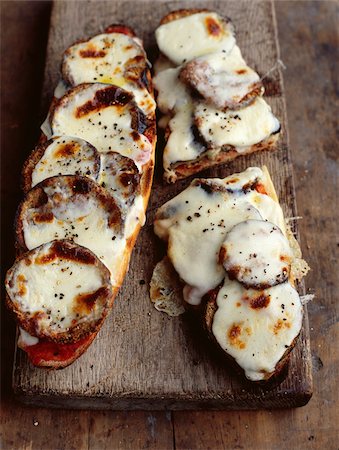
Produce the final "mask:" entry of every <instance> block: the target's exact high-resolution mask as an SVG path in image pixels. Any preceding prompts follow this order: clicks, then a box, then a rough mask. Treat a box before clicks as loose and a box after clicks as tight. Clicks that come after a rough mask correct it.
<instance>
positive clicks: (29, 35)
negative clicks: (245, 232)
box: [1, 2, 339, 449]
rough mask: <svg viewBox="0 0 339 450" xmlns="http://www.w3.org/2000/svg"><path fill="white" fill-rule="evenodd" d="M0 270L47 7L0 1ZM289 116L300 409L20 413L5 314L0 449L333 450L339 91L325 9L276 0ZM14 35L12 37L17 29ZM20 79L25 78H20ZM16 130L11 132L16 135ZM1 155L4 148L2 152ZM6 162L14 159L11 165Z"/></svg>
mask: <svg viewBox="0 0 339 450" xmlns="http://www.w3.org/2000/svg"><path fill="white" fill-rule="evenodd" d="M1 9H2V21H3V25H2V30H3V38H2V40H1V45H2V65H1V81H2V98H1V100H2V117H1V124H2V133H1V138H2V152H10V153H14V154H15V156H16V158H15V159H16V162H15V166H14V169H13V167H11V170H10V171H9V170H8V167H7V168H6V159H7V158H3V162H2V171H3V175H2V180H3V186H2V195H3V197H2V245H3V264H2V267H6V266H7V265H8V262H9V263H10V262H11V260H12V257H13V254H12V232H11V223H12V220H13V214H14V209H15V206H14V205H16V204H17V201H18V199H19V196H20V193H19V188H18V186H17V179H18V178H16V179H12V178H11V179H8V177H7V178H6V176H5V175H6V173H9V172H10V173H11V174H12V173H13V171H15V170H16V171H17V174H19V171H20V168H21V164H22V160H23V159H24V155H26V154H27V152H28V151H29V149H30V148H31V147H32V145H33V144H34V141H35V139H36V136H37V130H38V124H39V118H38V111H39V97H40V88H41V79H42V73H43V59H44V58H43V52H42V50H41V49H42V45H41V44H42V42H44V39H45V37H46V33H47V29H48V17H49V4H48V3H47V2H43V3H40V2H33V3H30V2H15V3H14V2H10V3H5V2H1ZM276 9H277V20H278V28H279V35H280V46H281V54H282V59H283V61H284V62H285V64H286V65H287V70H286V72H285V73H284V78H285V90H286V97H287V112H288V119H289V129H290V134H291V139H290V141H291V148H292V151H293V162H294V171H295V174H296V177H295V179H296V188H297V202H298V212H299V214H300V215H302V216H303V217H304V219H303V220H302V221H300V223H299V227H300V230H301V236H302V247H303V252H304V254H305V257H306V258H307V259H308V261H309V262H310V264H311V266H312V267H313V271H312V273H311V275H310V276H309V280H308V286H310V287H311V289H312V291H314V292H315V293H316V296H317V298H316V300H315V301H314V302H312V303H311V304H310V305H309V308H308V309H309V312H310V324H311V347H312V355H313V374H314V380H315V394H314V396H313V398H312V400H311V401H310V403H309V404H308V405H307V406H306V407H304V408H300V409H296V410H285V411H274V412H271V411H259V412H213V413H211V412H203V411H201V412H175V413H172V414H170V413H159V412H158V413H150V412H141V411H139V412H134V413H133V412H132V413H131V412H129V413H122V412H113V411H111V412H87V411H83V412H73V411H55V410H48V409H42V408H26V407H23V406H21V405H19V404H18V403H16V402H15V401H14V400H13V397H12V395H11V392H10V382H9V380H10V372H11V362H12V361H11V360H12V355H13V342H14V331H13V330H14V328H13V325H12V324H11V323H10V322H9V320H8V318H7V316H6V315H4V314H2V330H1V335H2V359H1V363H2V364H1V369H2V448H13V449H17V448H53V449H54V448H93V449H94V448H123V449H125V448H131V449H134V448H159V449H162V448H164V449H165V448H166V449H167V448H168V449H171V448H180V449H183V448H201V449H205V448H213V449H214V448H216V449H219V448H246V449H247V448H251V449H280V448H310V449H311V448H312V449H323V448H326V449H332V448H333V449H336V448H337V447H338V445H337V442H338V421H339V418H338V411H337V405H338V389H337V386H336V380H335V376H336V374H337V373H338V349H337V346H336V342H337V338H338V328H337V327H336V321H337V304H336V302H337V296H336V293H337V284H338V276H337V266H336V255H337V253H336V252H337V251H338V248H337V239H338V227H337V209H338V204H337V188H338V176H337V165H336V159H337V143H336V141H335V131H336V130H335V127H336V117H337V116H336V105H337V100H336V97H335V95H336V94H337V92H336V90H335V88H336V81H337V79H336V74H337V67H336V63H335V48H336V46H337V45H338V39H337V37H338V36H337V32H336V20H337V19H338V11H337V4H335V3H334V2H278V3H277V4H276ZM18 30H19V32H18ZM22 74H25V76H24V77H23V76H22ZM19 130H20V131H19ZM3 155H4V153H3ZM12 164H13V161H12Z"/></svg>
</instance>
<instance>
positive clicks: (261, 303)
mask: <svg viewBox="0 0 339 450" xmlns="http://www.w3.org/2000/svg"><path fill="white" fill-rule="evenodd" d="M239 228H240V231H239ZM154 230H155V233H156V234H157V235H158V236H159V237H160V238H162V239H164V240H165V241H167V243H168V257H169V258H170V260H171V263H172V264H173V267H174V268H175V270H176V272H177V274H178V275H179V277H180V279H181V280H182V282H183V283H184V284H185V286H184V288H183V296H184V300H185V301H186V303H188V304H190V305H192V306H195V307H197V306H199V305H201V304H202V302H204V301H205V300H203V299H204V298H209V295H210V293H211V292H212V291H214V290H215V289H217V298H216V312H215V313H214V315H213V317H212V318H210V319H209V320H210V321H211V322H212V327H211V332H212V334H213V338H214V340H215V341H216V342H217V343H218V344H219V345H220V346H221V348H222V349H223V350H224V351H225V352H226V353H227V354H229V355H230V356H232V358H234V359H235V360H236V362H237V363H238V364H239V365H240V367H242V369H243V370H244V371H245V375H246V376H247V378H249V379H250V380H253V381H258V380H265V379H267V378H269V377H270V376H271V375H272V374H273V373H274V371H275V367H276V366H277V364H278V363H279V361H280V360H281V358H282V357H283V355H284V354H285V353H286V352H288V350H289V349H290V347H291V346H292V345H293V343H294V340H295V339H296V338H297V336H298V334H299V332H300V328H301V322H302V305H301V302H300V298H299V295H298V293H297V291H296V290H295V288H294V282H295V280H294V279H293V278H292V274H291V266H292V264H293V259H294V257H295V252H294V250H293V249H292V248H291V247H290V243H289V242H290V241H289V240H288V238H289V236H288V233H287V230H286V227H285V220H284V216H283V212H282V210H281V207H280V205H279V203H278V199H277V196H276V193H275V191H274V187H273V184H272V182H271V179H270V177H269V174H268V172H267V169H266V168H265V167H263V168H262V169H259V168H256V167H251V168H248V169H247V170H245V171H244V172H241V173H236V174H233V175H231V176H229V177H227V178H225V179H207V180H203V179H196V180H194V181H193V182H192V183H191V185H190V186H189V187H188V188H187V189H185V190H184V191H182V192H181V193H180V194H179V195H177V196H176V197H174V198H173V199H171V200H170V201H168V202H167V203H165V204H164V205H163V206H162V207H160V208H159V210H158V211H157V213H156V217H155V222H154ZM261 233H263V236H261ZM244 235H246V236H245V237H244ZM267 236H268V237H267ZM245 241H246V244H244V242H245ZM230 242H231V243H232V244H233V245H234V246H235V248H236V250H234V252H232V251H230V247H229V244H230ZM299 256H300V255H299ZM257 257H258V260H257ZM225 261H226V262H227V261H231V262H232V264H231V265H227V264H226V268H225ZM265 264H266V266H264V265H265ZM285 269H286V270H285ZM280 274H282V275H281V276H280ZM252 275H253V280H251V276H252ZM221 285H222V287H221V288H220V286H221ZM205 295H206V296H207V297H204V296H205ZM264 324H266V327H265V326H264ZM261 332H262V334H261ZM270 336H271V337H272V339H271V340H270ZM265 339H267V340H268V342H267V343H266V344H265V345H261V344H262V342H263V340H265ZM270 342H272V347H270ZM254 348H255V351H254ZM253 353H254V354H255V356H253Z"/></svg>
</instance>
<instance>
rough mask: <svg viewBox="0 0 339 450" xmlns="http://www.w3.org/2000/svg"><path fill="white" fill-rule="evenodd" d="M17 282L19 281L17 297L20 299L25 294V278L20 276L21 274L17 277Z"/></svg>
mask: <svg viewBox="0 0 339 450" xmlns="http://www.w3.org/2000/svg"><path fill="white" fill-rule="evenodd" d="M18 281H19V290H18V292H17V295H19V296H20V297H22V296H24V295H25V294H26V292H27V289H26V286H25V282H26V281H27V280H26V278H25V276H24V275H22V274H21V273H20V274H19V275H18Z"/></svg>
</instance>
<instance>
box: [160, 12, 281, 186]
mask: <svg viewBox="0 0 339 450" xmlns="http://www.w3.org/2000/svg"><path fill="white" fill-rule="evenodd" d="M200 13H211V14H213V11H210V10H206V9H182V10H177V11H172V12H170V13H169V14H167V15H166V16H165V17H164V18H163V19H162V20H161V22H160V26H163V25H166V24H169V23H170V22H175V21H176V20H179V19H183V18H186V17H189V16H194V15H195V14H200ZM204 20H205V19H204ZM206 20H207V19H206ZM211 20H212V22H213V21H215V16H214V19H213V17H211ZM220 20H221V21H220ZM218 21H219V25H218V27H217V26H216V25H217V23H218ZM223 22H225V23H226V24H227V25H228V27H229V29H228V34H230V35H231V34H232V33H234V29H233V26H232V24H231V22H230V20H229V19H228V18H223V17H221V16H219V18H218V19H217V22H216V25H215V26H216V29H215V32H216V33H217V34H218V33H220V32H221V30H222V28H223V27H222V26H220V23H223ZM205 26H206V27H207V28H208V26H207V25H205ZM181 27H182V25H181ZM211 31H213V27H212V29H211ZM171 32H172V33H173V30H172V31H171ZM163 33H165V31H163ZM158 34H159V33H158ZM191 34H192V33H191ZM221 34H222V32H221ZM190 37H191V38H192V39H194V36H193V35H192V36H190ZM159 39H160V38H159ZM164 42H165V44H166V45H167V47H166V51H167V53H168V55H163V54H161V56H160V58H161V60H164V57H165V58H166V57H167V58H169V59H170V60H171V58H172V62H173V60H175V58H174V59H173V55H172V56H171V52H170V51H169V46H170V41H166V40H165V38H163V37H162V41H161V43H162V44H163V43H164ZM234 43H235V40H233V41H232V42H231V43H230V44H229V47H228V50H221V49H219V50H218V51H219V52H221V53H220V55H223V54H225V53H222V52H226V54H227V51H228V52H230V53H232V58H233V59H232V61H233V63H232V64H234V61H235V60H234V58H239V61H240V66H241V68H242V69H244V70H243V72H244V73H245V72H247V73H252V80H254V81H256V82H254V81H253V83H252V84H251V83H249V85H248V87H247V89H248V90H247V91H246V90H245V91H242V94H241V98H237V97H236V95H235V94H234V96H233V97H232V99H234V100H232V101H231V100H227V101H226V99H225V101H224V103H222V101H221V100H220V99H219V98H217V99H215V98H214V97H215V95H216V93H215V92H214V90H213V89H214V88H213V89H211V91H210V92H208V87H209V86H208V83H209V82H210V77H208V76H206V74H204V73H203V71H204V67H205V66H206V65H207V66H208V64H209V63H208V62H207V61H210V60H208V58H209V57H210V56H214V57H215V55H216V54H215V55H214V51H213V52H211V53H208V52H207V53H204V52H202V54H201V55H202V56H201V59H202V60H201V61H200V60H199V57H200V56H199V55H198V57H194V58H193V59H191V58H190V57H189V58H188V60H186V59H184V61H183V63H184V64H183V66H180V67H181V68H180V67H179V69H180V70H179V76H178V81H177V82H178V83H180V81H181V82H182V83H183V85H186V86H187V87H188V88H189V90H188V91H187V94H188V95H190V96H191V98H190V100H188V99H186V98H185V100H183V99H179V100H178V106H175V107H174V109H173V110H172V111H170V112H168V111H162V112H163V113H164V114H166V116H165V117H166V119H167V120H166V121H167V122H168V126H167V128H166V132H165V140H166V141H167V142H166V146H165V150H164V179H165V181H167V182H169V183H173V182H175V181H177V180H179V179H182V178H186V177H189V176H191V175H193V174H195V173H198V172H200V171H201V170H204V169H207V168H210V167H213V166H215V165H219V164H223V163H227V162H228V161H231V160H233V159H235V158H236V157H238V156H241V155H247V154H250V153H253V152H256V151H262V150H272V149H274V148H275V145H276V142H277V140H278V136H279V132H280V125H279V123H278V121H276V119H275V118H274V119H273V118H270V113H269V112H268V113H267V112H265V111H264V109H262V110H260V111H261V112H260V116H259V113H258V111H259V109H258V111H257V112H256V113H255V114H254V115H255V116H256V117H258V119H257V120H258V129H257V130H256V132H255V135H254V138H253V136H252V137H251V139H244V143H242V139H238V136H235V135H233V136H232V137H230V136H231V134H232V133H231V134H229V133H227V132H229V131H231V130H230V129H227V130H225V131H224V133H223V134H222V132H221V130H220V129H224V128H225V124H226V123H229V122H228V118H227V117H226V118H225V123H224V121H223V118H222V120H221V117H220V123H219V124H218V125H215V121H214V116H218V115H220V114H221V115H222V114H223V112H224V110H227V111H229V112H230V113H233V111H234V114H233V116H236V112H237V111H242V110H243V109H244V108H246V107H249V106H250V105H252V104H256V105H257V104H258V105H259V102H255V101H256V99H257V98H258V97H261V96H262V95H263V91H264V90H263V87H262V83H261V82H260V79H259V77H258V75H257V74H255V73H254V72H253V71H252V70H249V71H247V70H246V64H245V62H244V61H243V59H242V57H241V53H240V50H239V48H238V47H237V46H236V45H234ZM232 45H233V47H232ZM159 47H160V49H161V47H162V45H160V43H159ZM234 49H236V50H237V51H236V52H235V53H234V54H233V50H234ZM205 57H206V58H207V61H206V58H205ZM204 58H205V59H204ZM165 60H166V59H165ZM236 61H238V60H237V59H236ZM175 62H176V63H177V64H178V62H177V61H175ZM181 63H182V62H181ZM181 63H180V64H181ZM236 64H238V63H236ZM159 68H160V69H159V70H160V71H162V70H163V69H161V67H160V66H159ZM164 69H166V66H164ZM247 69H249V68H248V67H247ZM220 70H221V71H222V69H220ZM236 76H238V77H239V76H240V72H239V74H236V73H235V76H234V80H233V82H234V83H235V84H234V86H236V85H237V83H236V79H235V78H236ZM162 80H163V81H162V83H165V81H164V80H165V79H164V78H162ZM168 82H169V83H171V87H172V83H173V82H172V81H171V82H170V81H168ZM211 88H212V86H211ZM162 89H163V90H164V92H165V85H164V86H163V87H162ZM181 91H182V89H178V93H179V92H181ZM213 98H214V101H213ZM230 99H231V97H230ZM235 99H236V100H235ZM170 101H171V102H172V101H173V99H171V100H170ZM185 101H186V102H187V101H188V102H189V104H190V105H191V106H190V108H188V110H190V109H192V117H191V119H189V116H188V115H187V114H186V113H184V114H183V115H182V116H180V115H179V114H180V112H181V109H180V108H183V106H182V105H183V104H184V102H185ZM220 102H221V103H220ZM261 102H262V100H261ZM198 105H201V106H202V107H204V106H205V105H207V106H206V107H207V108H208V107H211V105H212V109H211V110H208V109H206V110H205V109H204V111H208V112H207V113H206V114H205V115H202V116H201V115H200V117H199V115H198V117H197V116H196V110H197V109H196V108H197V106H198ZM164 109H166V108H165V107H164ZM214 109H215V111H214ZM252 109H253V108H252ZM161 110H162V109H161ZM253 110H254V109H253ZM248 111H249V110H248ZM200 113H201V111H200ZM177 114H178V116H177ZM246 114H247V113H246ZM186 116H187V117H186ZM272 116H273V115H272ZM165 117H164V118H165ZM176 117H178V119H177V120H175V119H176ZM248 117H249V116H248ZM164 118H162V119H164ZM171 118H172V120H170V119H171ZM239 120H240V119H239ZM184 121H185V125H181V123H183V122H184ZM186 121H187V124H186ZM241 123H242V124H244V123H245V122H244V118H243V120H242V122H241ZM246 123H249V124H250V123H251V120H250V121H249V122H246ZM205 125H206V126H205ZM233 125H234V124H231V126H230V127H229V128H234V126H233ZM184 127H186V128H185V130H186V131H184V129H183V128H184ZM215 127H216V128H217V129H215ZM219 128H220V129H219ZM264 129H265V130H268V131H267V132H263V130H264ZM252 131H253V130H252ZM174 133H176V135H175V137H173V140H172V141H171V139H170V138H171V135H172V134H174ZM237 133H238V132H237ZM239 133H240V134H241V135H246V133H244V132H243V131H240V129H239ZM189 134H190V137H189V136H188V135H189ZM217 134H218V136H219V137H216V136H217ZM221 135H222V137H223V139H221V138H220V136H221ZM180 136H181V137H180ZM180 139H181V140H182V148H183V150H182V152H181V153H180V152H179V151H177V150H176V148H178V147H179V145H180ZM172 142H174V144H173V143H172ZM184 149H187V152H188V153H186V155H187V156H185V151H186V150H185V151H184ZM188 155H189V157H188Z"/></svg>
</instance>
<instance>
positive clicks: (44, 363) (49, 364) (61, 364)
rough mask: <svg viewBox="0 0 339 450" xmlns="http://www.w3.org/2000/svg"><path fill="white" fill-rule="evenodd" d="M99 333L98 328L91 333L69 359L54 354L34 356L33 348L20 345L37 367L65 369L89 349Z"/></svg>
mask: <svg viewBox="0 0 339 450" xmlns="http://www.w3.org/2000/svg"><path fill="white" fill-rule="evenodd" d="M97 334H98V330H97V331H95V332H93V333H92V334H90V335H89V336H88V337H87V339H86V340H85V342H84V343H83V344H82V345H80V346H78V347H77V348H76V350H75V351H74V352H73V354H72V356H69V357H68V358H67V359H60V358H59V359H58V357H57V356H54V358H53V359H44V358H42V357H40V358H39V359H37V358H35V357H34V351H33V352H32V349H29V347H26V346H20V345H19V347H20V348H21V349H22V350H23V351H24V352H26V353H27V355H28V359H29V360H30V361H31V363H32V364H33V365H34V366H35V367H42V368H45V369H54V370H58V369H64V368H65V367H67V366H69V365H70V364H72V363H73V362H74V361H75V360H76V359H78V358H79V356H81V355H82V354H83V353H84V352H85V351H86V350H87V349H88V347H89V346H90V345H91V343H92V342H93V340H94V338H95V337H96V335H97Z"/></svg>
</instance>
